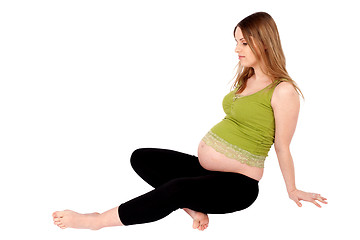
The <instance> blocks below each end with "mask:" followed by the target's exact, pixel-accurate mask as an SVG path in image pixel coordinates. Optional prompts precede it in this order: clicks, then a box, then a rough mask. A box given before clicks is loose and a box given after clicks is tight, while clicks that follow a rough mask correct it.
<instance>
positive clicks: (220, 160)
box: [198, 141, 264, 181]
mask: <svg viewBox="0 0 360 240" xmlns="http://www.w3.org/2000/svg"><path fill="white" fill-rule="evenodd" d="M198 158H199V162H200V165H201V166H202V167H203V168H205V169H207V170H210V171H219V172H235V173H241V174H243V175H246V176H248V177H251V178H253V179H256V180H258V181H260V179H261V178H262V175H263V173H264V169H263V168H258V167H252V166H249V165H246V164H244V163H241V162H239V161H238V160H235V159H232V158H229V157H227V156H225V155H224V154H222V153H219V152H217V151H216V150H215V149H213V148H212V147H211V146H209V145H206V143H205V142H204V141H201V142H200V144H199V147H198Z"/></svg>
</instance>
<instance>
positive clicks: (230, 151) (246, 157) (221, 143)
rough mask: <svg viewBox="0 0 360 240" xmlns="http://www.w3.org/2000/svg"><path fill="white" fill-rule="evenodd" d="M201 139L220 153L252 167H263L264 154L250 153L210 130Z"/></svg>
mask: <svg viewBox="0 0 360 240" xmlns="http://www.w3.org/2000/svg"><path fill="white" fill-rule="evenodd" d="M202 140H203V141H204V142H205V143H206V144H207V145H209V146H211V147H213V148H214V149H215V150H216V151H217V152H219V153H222V154H224V155H225V156H227V157H229V158H232V159H236V160H238V161H240V162H241V163H245V164H247V165H249V166H252V167H259V168H264V161H265V158H266V156H259V155H255V154H252V153H250V152H248V151H246V150H244V149H241V148H239V147H238V146H235V145H233V144H231V143H229V142H227V141H225V140H224V139H222V138H220V137H219V136H218V135H216V134H215V133H213V132H211V131H209V132H208V133H207V134H206V135H205V136H204V137H203V139H202Z"/></svg>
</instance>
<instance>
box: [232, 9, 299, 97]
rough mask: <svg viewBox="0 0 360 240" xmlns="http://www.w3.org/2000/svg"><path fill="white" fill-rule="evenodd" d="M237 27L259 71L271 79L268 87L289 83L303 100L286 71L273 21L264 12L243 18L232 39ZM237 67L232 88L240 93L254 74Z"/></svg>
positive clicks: (249, 68) (246, 69)
mask: <svg viewBox="0 0 360 240" xmlns="http://www.w3.org/2000/svg"><path fill="white" fill-rule="evenodd" d="M237 27H239V28H240V29H241V32H242V34H243V37H244V38H245V40H246V42H247V43H248V45H249V47H250V49H251V51H252V52H253V53H254V54H255V57H256V59H257V60H258V61H260V66H261V70H262V71H263V72H264V73H265V74H266V75H268V76H269V77H270V78H271V80H272V82H273V83H272V84H270V86H269V87H273V86H274V85H275V84H276V81H277V80H281V81H285V82H289V83H291V84H292V85H293V86H294V88H295V90H296V91H297V92H298V93H299V94H301V96H302V97H303V98H304V95H303V94H302V92H301V90H300V89H299V87H298V86H297V84H296V82H295V81H294V80H292V78H291V77H290V76H289V74H288V72H287V71H286V67H285V65H286V61H285V55H284V52H283V50H282V47H281V42H280V36H279V32H278V29H277V26H276V23H275V21H274V19H273V18H272V17H271V16H270V15H269V14H268V13H266V12H256V13H254V14H251V15H250V16H248V17H246V18H244V19H243V20H241V21H240V22H239V23H238V24H237V25H236V26H235V28H234V37H235V31H236V28H237ZM255 48H256V49H258V52H257V51H255ZM258 53H260V55H259V54H258ZM237 67H238V68H237V73H236V75H235V77H236V80H235V82H234V84H233V86H232V87H233V88H239V92H242V91H243V90H244V89H245V88H246V84H247V80H248V79H249V78H250V77H251V76H252V75H254V73H255V72H254V69H253V68H252V67H244V66H242V65H241V64H240V61H239V63H238V64H237ZM263 68H265V69H263ZM235 77H234V78H235Z"/></svg>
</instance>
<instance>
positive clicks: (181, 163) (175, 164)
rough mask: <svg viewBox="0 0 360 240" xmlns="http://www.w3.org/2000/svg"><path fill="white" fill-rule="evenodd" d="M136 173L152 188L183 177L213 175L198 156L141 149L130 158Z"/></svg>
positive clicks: (156, 149)
mask: <svg viewBox="0 0 360 240" xmlns="http://www.w3.org/2000/svg"><path fill="white" fill-rule="evenodd" d="M130 162H131V166H132V167H133V169H134V170H135V172H136V173H137V174H138V175H139V176H140V177H141V178H142V179H143V180H144V181H146V182H147V183H148V184H150V185H151V186H152V187H154V188H157V187H159V186H161V185H162V184H164V183H166V182H168V181H170V180H173V179H176V178H181V177H198V176H205V175H208V174H209V173H211V172H210V171H208V170H206V169H204V168H203V167H202V166H201V165H200V163H199V160H198V158H197V157H196V156H193V155H189V154H186V153H181V152H177V151H174V150H168V149H159V148H140V149H137V150H135V151H134V152H133V153H132V155H131V158H130Z"/></svg>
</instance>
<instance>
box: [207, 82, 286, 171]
mask: <svg viewBox="0 0 360 240" xmlns="http://www.w3.org/2000/svg"><path fill="white" fill-rule="evenodd" d="M280 82H281V81H280V80H278V81H277V83H276V84H275V85H274V86H273V87H269V86H270V85H271V84H270V85H269V86H267V87H266V88H264V89H262V90H260V91H258V92H256V93H253V94H250V95H245V96H241V95H237V94H236V92H237V90H238V89H235V90H233V91H231V92H230V93H228V94H227V95H226V96H225V97H224V100H223V109H224V112H225V113H226V116H225V118H224V119H223V120H222V121H221V122H219V123H218V124H216V125H215V126H214V127H213V128H211V130H210V131H209V132H208V133H207V134H206V135H205V136H204V138H203V141H204V142H205V143H206V144H207V145H210V146H212V147H213V148H214V149H215V150H216V151H218V152H220V153H222V154H224V155H226V156H228V157H229V158H233V159H236V160H239V161H240V162H242V163H245V164H247V165H249V166H254V167H260V168H263V167H264V161H265V158H266V157H267V156H268V152H269V150H270V148H271V146H272V144H273V143H274V139H275V119H274V112H273V109H272V107H271V98H272V94H273V92H274V89H275V87H276V86H277V85H278V84H279V83H280Z"/></svg>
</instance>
